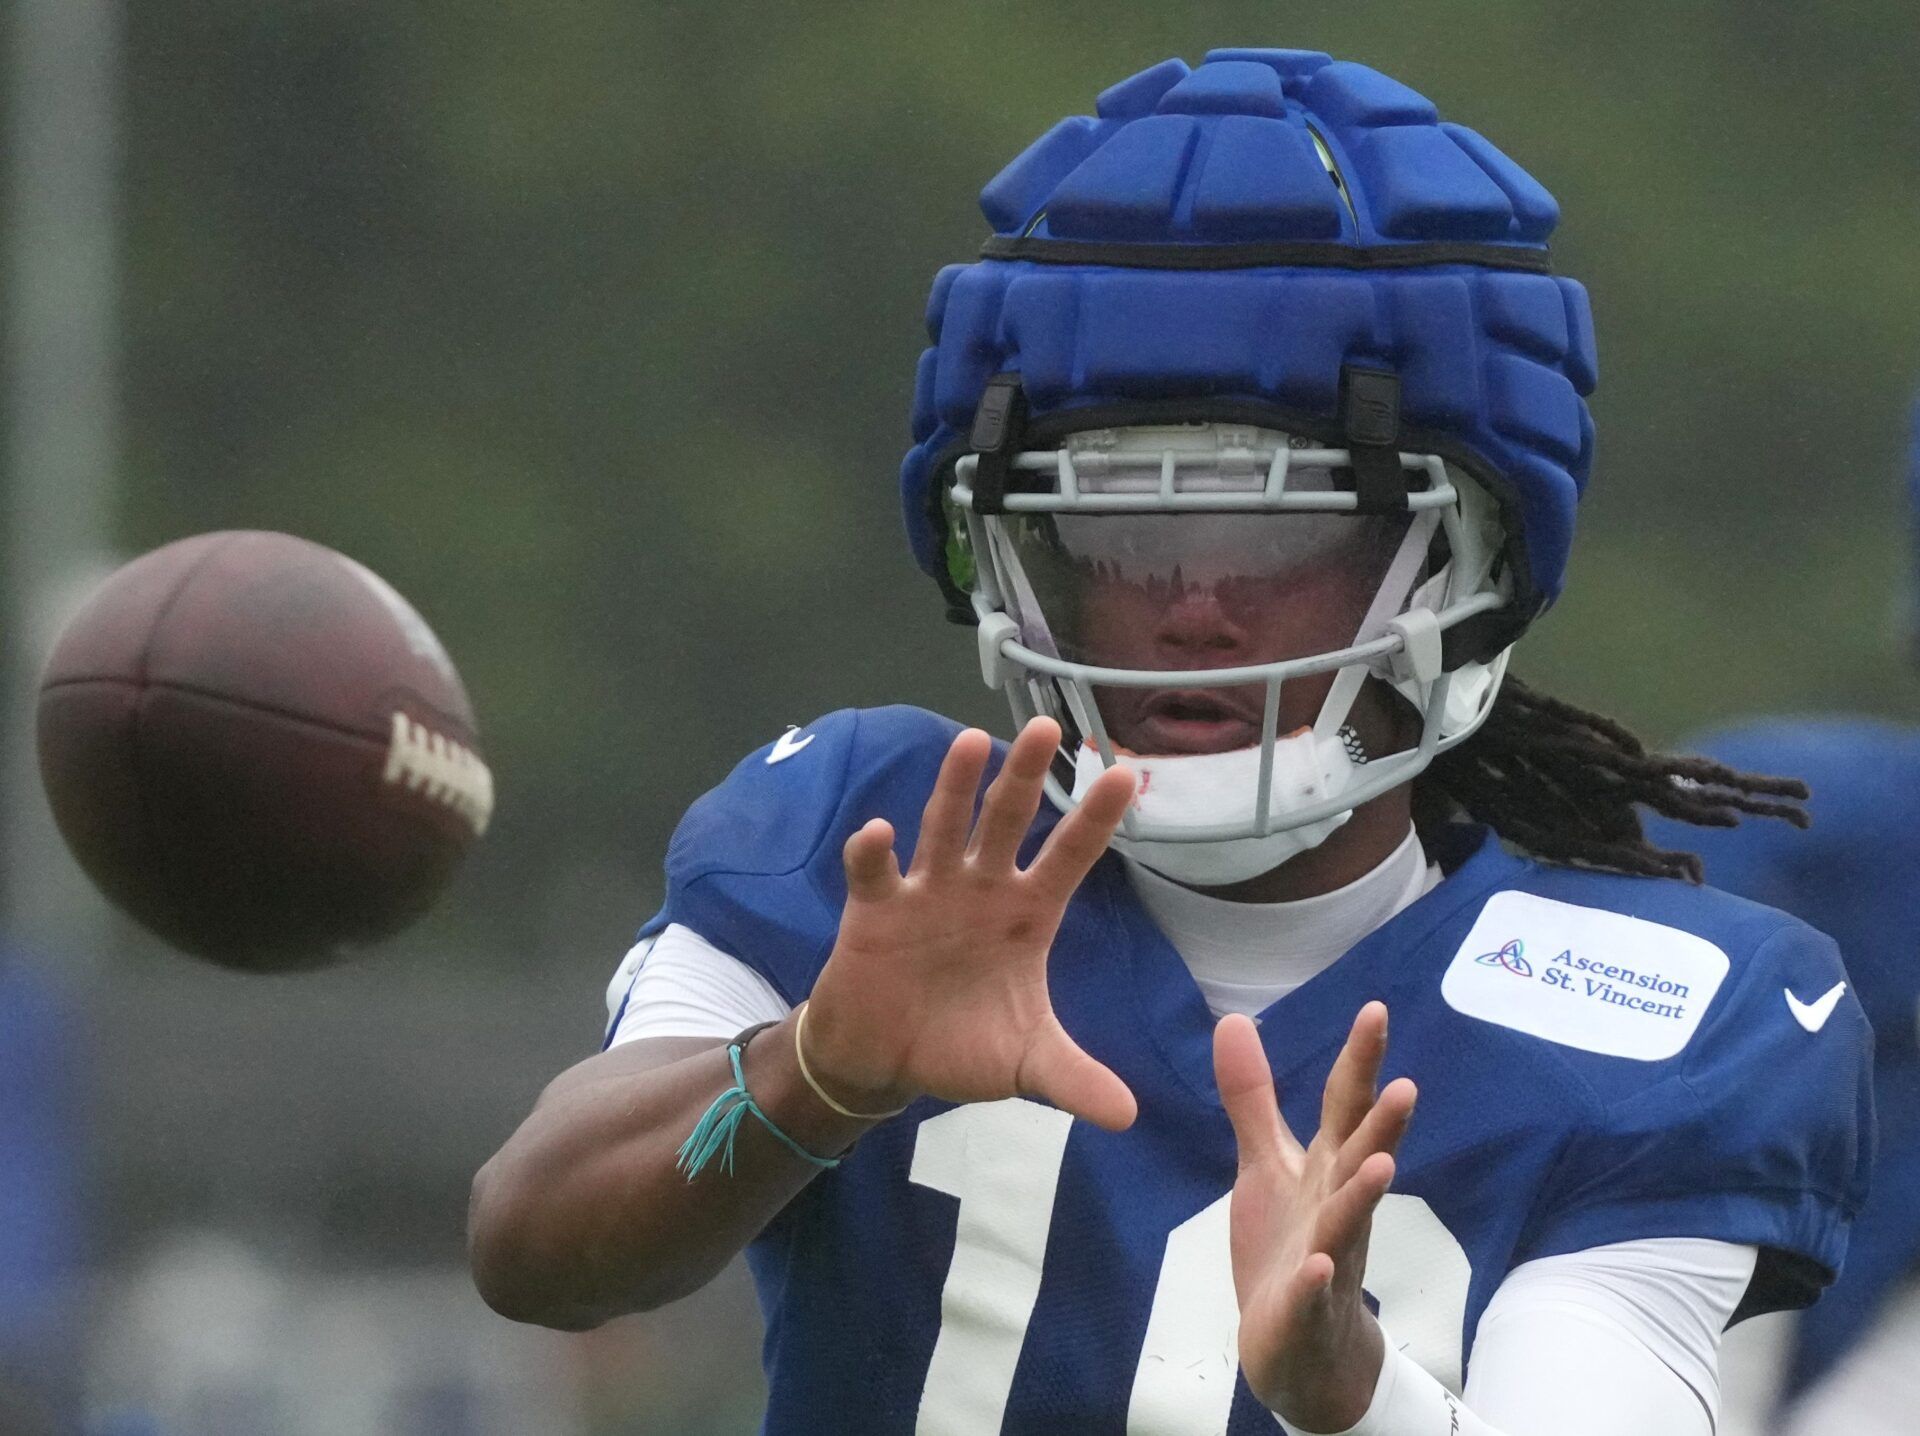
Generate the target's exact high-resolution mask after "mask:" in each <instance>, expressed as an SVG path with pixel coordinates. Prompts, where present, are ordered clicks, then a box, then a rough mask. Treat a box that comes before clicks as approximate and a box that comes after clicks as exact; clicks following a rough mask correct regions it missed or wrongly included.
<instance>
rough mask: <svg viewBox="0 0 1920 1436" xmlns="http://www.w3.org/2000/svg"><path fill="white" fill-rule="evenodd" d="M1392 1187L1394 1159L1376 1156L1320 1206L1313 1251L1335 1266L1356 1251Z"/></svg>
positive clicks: (1364, 1163) (1368, 1160) (1379, 1154)
mask: <svg viewBox="0 0 1920 1436" xmlns="http://www.w3.org/2000/svg"><path fill="white" fill-rule="evenodd" d="M1392 1185H1393V1158H1392V1157H1389V1156H1388V1155H1387V1154H1386V1153H1385V1152H1375V1153H1374V1154H1373V1155H1372V1156H1371V1157H1369V1158H1367V1160H1366V1161H1364V1162H1362V1163H1361V1164H1360V1170H1359V1171H1357V1172H1355V1173H1354V1174H1353V1175H1352V1176H1351V1177H1349V1178H1347V1180H1346V1181H1345V1182H1344V1183H1342V1184H1341V1185H1340V1187H1339V1189H1338V1190H1336V1191H1335V1192H1334V1194H1333V1195H1332V1196H1330V1197H1328V1198H1327V1199H1326V1200H1325V1201H1323V1202H1322V1203H1321V1204H1320V1211H1319V1213H1318V1216H1317V1218H1316V1219H1315V1221H1314V1226H1313V1245H1314V1247H1315V1249H1316V1250H1318V1251H1323V1252H1325V1253H1327V1254H1328V1255H1329V1256H1331V1257H1333V1259H1334V1260H1335V1261H1336V1262H1338V1261H1340V1260H1341V1259H1342V1258H1343V1256H1344V1255H1345V1254H1347V1253H1350V1252H1352V1251H1353V1250H1354V1249H1355V1248H1357V1247H1358V1245H1359V1243H1360V1240H1361V1238H1362V1237H1364V1236H1365V1235H1366V1231H1367V1223H1368V1222H1369V1221H1371V1220H1372V1219H1373V1209H1374V1208H1375V1207H1377V1206H1379V1205H1380V1199H1381V1198H1382V1197H1384V1196H1385V1195H1386V1194H1387V1188H1388V1187H1390V1186H1392Z"/></svg>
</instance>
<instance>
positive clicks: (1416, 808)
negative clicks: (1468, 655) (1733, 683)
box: [1413, 674, 1809, 883]
mask: <svg viewBox="0 0 1920 1436" xmlns="http://www.w3.org/2000/svg"><path fill="white" fill-rule="evenodd" d="M1806 800H1807V786H1806V784H1804V783H1802V782H1800V781H1799V780H1798V779H1795V778H1774V777H1767V776H1764V775H1761V774H1754V773H1742V772H1739V771H1737V770H1735V769H1733V768H1728V767H1726V766H1724V765H1722V764H1720V763H1716V762H1714V761H1712V760H1711V759H1708V758H1693V757H1680V756H1676V755H1673V754H1667V753H1649V752H1648V751H1647V749H1646V745H1645V744H1643V743H1642V742H1641V741H1640V740H1639V739H1638V738H1636V737H1634V735H1633V734H1632V733H1630V732H1628V731H1627V730H1626V729H1625V728H1623V727H1621V726H1620V725H1619V724H1618V723H1616V722H1614V721H1613V720H1612V719H1611V718H1604V717H1602V716H1601V715H1600V714H1598V713H1589V712H1587V711H1586V710H1585V709H1582V708H1576V707H1575V706H1574V705H1573V704H1571V703H1563V702H1562V701H1561V700H1559V699H1558V698H1550V697H1548V696H1547V695H1546V694H1544V693H1539V692H1536V691H1535V690H1533V689H1532V688H1529V687H1528V686H1527V685H1526V684H1524V683H1522V682H1521V681H1520V680H1519V679H1517V678H1515V677H1513V676H1512V675H1511V674H1509V675H1508V677H1507V680H1506V682H1505V684H1504V685H1503V686H1502V687H1501V690H1500V694H1499V697H1498V698H1496V699H1495V700H1494V705H1493V711H1492V712H1491V713H1489V714H1488V715H1487V719H1486V721H1485V722H1484V723H1483V724H1482V725H1481V726H1480V729H1479V731H1478V732H1476V733H1475V734H1473V736H1472V737H1470V738H1468V739H1467V740H1466V741H1465V742H1463V743H1461V744H1460V745H1459V746H1458V747H1455V748H1452V749H1450V750H1448V751H1447V752H1445V753H1442V754H1440V755H1439V756H1438V757H1436V758H1435V759H1434V760H1433V762H1432V763H1431V764H1430V765H1429V766H1428V768H1427V769H1426V771H1425V772H1423V773H1422V774H1421V775H1420V776H1419V777H1418V778H1416V779H1415V780H1414V783H1413V815H1414V824H1415V826H1416V827H1417V828H1418V829H1419V830H1420V832H1421V836H1422V839H1423V841H1424V840H1426V839H1427V837H1428V835H1429V834H1431V833H1433V832H1434V831H1435V830H1436V829H1437V828H1439V827H1440V826H1443V825H1444V824H1445V823H1447V822H1449V821H1451V820H1453V819H1456V818H1458V816H1459V815H1460V814H1461V813H1463V812H1464V813H1465V814H1466V815H1467V816H1469V817H1471V818H1473V819H1474V820H1475V821H1477V822H1481V823H1485V824H1486V825H1487V826H1488V827H1490V828H1492V829H1493V830H1494V831H1495V832H1496V833H1498V834H1499V835H1500V836H1501V837H1502V838H1504V839H1506V840H1507V841H1508V842H1510V843H1512V844H1513V845H1514V846H1515V847H1518V848H1521V849H1523V850H1524V851H1526V852H1528V853H1530V854H1531V855H1533V856H1534V857H1537V858H1541V859H1544V860H1545V861H1547V862H1550V863H1560V864H1562V865H1565V866H1569V867H1582V868H1592V869H1596V870H1598V871H1601V872H1612V873H1625V874H1628V875H1630V876H1638V877H1669V878H1685V879H1686V880H1687V881H1689V882H1695V883H1697V882H1699V881H1701V865H1700V859H1699V858H1698V857H1697V856H1695V855H1694V854H1692V853H1682V852H1669V851H1667V850H1666V849H1664V848H1660V847H1656V846H1655V845H1654V844H1652V843H1650V842H1648V841H1647V836H1646V831H1645V829H1644V828H1642V826H1641V823H1640V814H1639V812H1638V811H1637V810H1636V807H1635V805H1636V804H1639V805H1641V806H1644V807H1647V808H1650V809H1651V810H1652V811H1654V812H1656V813H1659V814H1661V815H1663V816H1665V817H1669V818H1677V819H1679V820H1680V821H1681V822H1685V823H1692V824H1694V825H1696V826H1698V827H1707V828H1731V827H1733V826H1735V825H1736V824H1738V823H1739V821H1740V817H1741V815H1742V814H1748V815H1751V816H1754V817H1763V818H1782V819H1784V820H1785V821H1787V822H1789V823H1792V824H1793V825H1794V826H1795V827H1797V828H1804V827H1806V826H1807V825H1808V822H1809V819H1808V817H1807V812H1806V809H1805V808H1803V807H1801V806H1800V805H1801V804H1802V803H1804V802H1805V801H1806Z"/></svg>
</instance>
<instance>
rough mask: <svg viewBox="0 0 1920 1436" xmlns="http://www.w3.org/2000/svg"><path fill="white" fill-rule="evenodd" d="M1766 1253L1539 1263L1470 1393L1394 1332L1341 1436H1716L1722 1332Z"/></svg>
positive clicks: (1498, 1323) (1482, 1338) (1713, 1245)
mask: <svg viewBox="0 0 1920 1436" xmlns="http://www.w3.org/2000/svg"><path fill="white" fill-rule="evenodd" d="M1758 1257H1759V1253H1758V1252H1757V1251H1756V1249H1755V1248H1753V1247H1750V1246H1739V1245H1735V1244H1733V1243H1730V1242H1719V1241H1710V1240H1705V1239H1698V1238H1691V1237H1660V1238H1652V1239H1649V1240H1645V1241H1637V1242H1618V1243H1614V1244H1611V1245H1608V1246H1602V1247H1594V1248H1591V1249H1590V1250H1587V1251H1582V1252H1570V1253H1568V1254H1567V1255H1565V1256H1556V1257H1545V1258H1542V1259H1541V1260H1539V1261H1533V1262H1528V1263H1526V1264H1525V1265H1523V1266H1520V1267H1517V1268H1515V1269H1514V1271H1512V1272H1511V1273H1510V1274H1509V1275H1508V1276H1507V1279H1506V1280H1505V1281H1503V1282H1502V1283H1501V1284H1500V1289H1499V1290H1498V1291H1496V1292H1495V1293H1494V1295H1493V1300H1492V1301H1491V1302H1489V1303H1488V1304H1487V1309H1486V1312H1485V1313H1484V1314H1483V1315H1482V1316H1481V1318H1480V1325H1479V1327H1478V1329H1477V1332H1476V1335H1475V1340H1474V1346H1473V1363H1472V1367H1471V1372H1470V1374H1469V1376H1468V1378H1467V1389H1466V1393H1465V1396H1464V1398H1460V1397H1455V1396H1454V1395H1453V1394H1452V1393H1450V1392H1448V1391H1447V1390H1445V1389H1444V1388H1443V1387H1442V1386H1441V1385H1440V1383H1439V1382H1437V1381H1435V1380H1434V1379H1433V1378H1432V1377H1431V1376H1429V1375H1428V1374H1427V1373H1426V1372H1425V1371H1423V1370H1421V1369H1420V1368H1419V1367H1418V1366H1416V1365H1415V1364H1414V1363H1413V1361H1412V1360H1411V1359H1410V1358H1408V1357H1406V1356H1404V1355H1402V1354H1401V1353H1400V1352H1399V1351H1397V1350H1396V1349H1395V1348H1394V1346H1393V1341H1392V1332H1391V1331H1389V1332H1388V1334H1387V1335H1388V1341H1387V1347H1388V1354H1387V1360H1386V1362H1385V1363H1384V1365H1383V1366H1382V1369H1381V1372H1380V1381H1379V1384H1378V1385H1377V1386H1376V1387H1375V1389H1374V1395H1373V1402H1372V1404H1371V1405H1370V1406H1369V1407H1368V1409H1367V1414H1366V1415H1365V1416H1364V1417H1363V1418H1361V1420H1360V1423H1359V1424H1358V1425H1356V1426H1354V1427H1352V1428H1351V1429H1350V1430H1349V1431H1346V1432H1341V1433H1337V1436H1639V1433H1642V1432H1660V1433H1661V1434H1662V1436H1712V1433H1713V1431H1714V1428H1715V1420H1716V1412H1717V1410H1718V1406H1719V1395H1720V1388H1719V1381H1718V1378H1717V1376H1716V1374H1715V1373H1716V1369H1717V1353H1718V1349H1719V1344H1720V1333H1721V1332H1722V1331H1724V1330H1725V1328H1726V1324H1727V1320H1728V1318H1729V1317H1731V1316H1732V1315H1733V1310H1734V1308H1735V1307H1736V1306H1737V1305H1739V1302H1740V1298H1741V1296H1742V1294H1743V1293H1744V1292H1745V1291H1746V1289H1747V1285H1748V1283H1749V1282H1750V1281H1751V1280H1752V1278H1753V1269H1754V1264H1755V1262H1756V1261H1757V1260H1758ZM1280 1424H1281V1426H1282V1428H1283V1429H1286V1430H1288V1431H1289V1432H1293V1431H1294V1428H1292V1427H1288V1426H1286V1423H1285V1422H1282V1423H1280ZM1296 1436H1310V1433H1296Z"/></svg>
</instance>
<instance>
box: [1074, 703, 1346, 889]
mask: <svg viewBox="0 0 1920 1436" xmlns="http://www.w3.org/2000/svg"><path fill="white" fill-rule="evenodd" d="M1118 762H1119V766H1121V767H1124V768H1127V769H1129V770H1131V771H1132V772H1134V773H1136V774H1137V775H1138V786H1137V787H1136V789H1135V791H1134V798H1133V801H1134V808H1135V811H1136V812H1137V813H1138V814H1139V816H1140V817H1141V818H1143V819H1145V820H1147V821H1149V822H1151V823H1153V824H1155V825H1156V826H1157V825H1161V824H1164V825H1166V826H1169V827H1186V828H1203V827H1207V826H1210V825H1213V824H1217V823H1218V822H1219V821H1220V815H1221V814H1222V813H1232V812H1237V811H1240V810H1242V809H1244V808H1245V807H1246V806H1247V803H1248V795H1249V794H1250V793H1253V792H1254V791H1256V789H1257V787H1258V785H1259V782H1260V748H1259V745H1257V744H1256V745H1255V746H1253V747H1251V748H1236V749H1234V750H1233V751H1232V752H1230V753H1204V754H1180V755H1172V756H1166V757H1157V758H1156V757H1151V756H1141V755H1137V754H1132V753H1126V754H1120V755H1118ZM1105 771H1106V763H1105V762H1104V761H1103V760H1102V759H1101V757H1100V754H1099V753H1098V752H1096V751H1095V750H1094V749H1093V748H1092V747H1091V746H1090V745H1082V746H1081V748H1080V751H1079V752H1078V754H1076V755H1075V759H1074V773H1073V798H1074V801H1075V802H1079V801H1080V799H1081V798H1082V797H1083V796H1084V795H1085V793H1086V791H1087V789H1088V788H1090V787H1092V786H1093V781H1094V779H1096V778H1098V777H1099V776H1100V775H1101V774H1102V773H1103V772H1105ZM1352 771H1353V758H1352V756H1351V755H1350V754H1349V753H1348V751H1347V746H1346V744H1345V743H1343V742H1342V741H1340V739H1338V738H1335V739H1333V740H1332V741H1330V742H1329V741H1324V740H1322V739H1321V738H1319V737H1318V736H1316V735H1315V734H1314V733H1313V731H1312V730H1311V729H1307V728H1302V729H1301V730H1300V731H1299V732H1298V733H1292V734H1289V735H1288V736H1287V737H1285V738H1280V739H1277V740H1276V741H1275V742H1274V745H1273V788H1272V794H1271V798H1270V800H1269V803H1268V811H1269V812H1270V813H1272V814H1273V815H1274V816H1275V817H1276V818H1278V817H1282V816H1284V815H1285V814H1286V813H1288V812H1290V811H1298V810H1300V809H1303V808H1306V807H1308V806H1310V805H1311V804H1314V803H1317V802H1321V801H1323V800H1324V799H1326V798H1329V797H1331V796H1333V795H1334V794H1336V793H1338V792H1339V791H1340V790H1341V789H1342V788H1344V787H1345V786H1346V784H1347V779H1348V777H1349V776H1350V775H1351V773H1352ZM1352 816H1353V813H1352V810H1351V809H1349V810H1348V811H1346V812H1341V813H1335V814H1334V815H1333V816H1331V817H1328V818H1323V819H1321V820H1320V821H1319V822H1317V823H1309V824H1306V825H1304V826H1296V827H1288V828H1281V829H1279V830H1277V831H1275V832H1272V833H1268V834H1267V835H1266V836H1265V837H1249V838H1221V839H1216V840H1212V841H1198V842H1165V841H1158V840H1151V839H1142V838H1129V837H1126V836H1125V835H1123V834H1120V833H1116V834H1114V837H1113V846H1114V847H1116V848H1118V849H1119V850H1120V851H1121V852H1123V853H1125V854H1126V855H1127V856H1128V857H1130V858H1133V859H1134V860H1135V861H1137V862H1139V863H1141V864H1143V865H1144V866H1146V867H1150V868H1152V869H1153V870H1154V871H1155V872H1157V873H1160V874H1162V875H1163V876H1166V877H1170V878H1172V879H1173V880H1174V881H1175V882H1183V883H1193V884H1196V885H1198V886H1201V887H1217V886H1219V885H1220V884H1223V883H1237V882H1244V881H1246V880H1247V879H1248V878H1253V877H1258V876H1259V875H1260V874H1261V873H1264V872H1270V871H1272V870H1273V869H1274V868H1277V867H1279V866H1280V864H1282V863H1284V862H1285V861H1286V860H1287V859H1288V858H1291V857H1293V856H1295V855H1296V854H1298V853H1303V852H1305V851H1306V850H1307V849H1308V848H1314V847H1318V846H1319V845H1320V844H1321V843H1323V842H1325V841H1326V840H1327V838H1328V836H1329V835H1330V834H1331V833H1332V832H1333V830H1334V829H1335V828H1337V827H1339V826H1340V825H1341V824H1342V823H1344V822H1346V821H1347V819H1348V818H1350V817H1352Z"/></svg>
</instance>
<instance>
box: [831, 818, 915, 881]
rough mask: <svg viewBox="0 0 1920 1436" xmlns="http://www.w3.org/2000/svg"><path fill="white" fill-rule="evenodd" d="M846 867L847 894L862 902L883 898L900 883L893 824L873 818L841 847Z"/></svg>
mask: <svg viewBox="0 0 1920 1436" xmlns="http://www.w3.org/2000/svg"><path fill="white" fill-rule="evenodd" d="M840 861H841V864H842V866H844V867H845V868H846V870H847V896H848V897H849V898H858V899H859V900H861V901H863V902H884V901H885V900H886V899H887V898H889V897H891V896H893V892H894V889H895V888H897V887H899V886H900V864H899V863H898V862H896V861H895V860H894V856H893V824H892V823H889V822H888V821H887V820H886V819H885V818H870V819H868V820H867V822H866V824H865V825H864V826H863V827H862V828H861V829H860V831H859V832H857V833H855V834H854V835H853V836H852V837H850V838H848V839H847V843H846V846H845V847H843V848H842V849H841V850H840Z"/></svg>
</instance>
